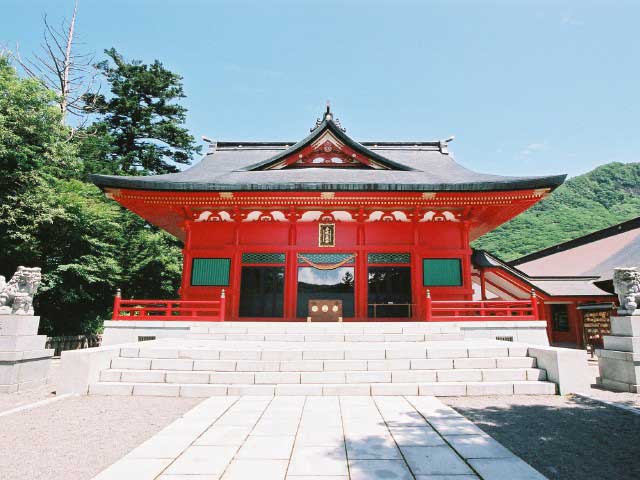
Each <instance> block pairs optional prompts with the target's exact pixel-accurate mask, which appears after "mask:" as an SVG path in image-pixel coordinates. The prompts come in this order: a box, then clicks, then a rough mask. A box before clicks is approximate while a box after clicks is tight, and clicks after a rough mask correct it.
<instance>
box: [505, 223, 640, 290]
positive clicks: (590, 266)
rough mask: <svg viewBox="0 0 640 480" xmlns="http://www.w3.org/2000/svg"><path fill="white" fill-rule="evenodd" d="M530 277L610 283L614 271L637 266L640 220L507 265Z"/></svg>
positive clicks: (560, 245) (556, 246) (610, 228)
mask: <svg viewBox="0 0 640 480" xmlns="http://www.w3.org/2000/svg"><path fill="white" fill-rule="evenodd" d="M510 265H511V266H516V265H517V267H518V269H519V270H521V271H523V272H526V273H527V274H529V275H540V274H547V275H594V276H597V277H600V279H599V281H604V280H610V279H611V278H612V277H613V269H614V268H616V267H638V266H640V217H636V218H634V219H631V220H628V221H626V222H622V223H619V224H617V225H613V226H611V227H608V228H604V229H602V230H597V231H595V232H592V233H589V234H587V235H584V236H582V237H579V238H575V239H573V240H569V241H568V242H563V243H559V244H558V245H554V246H552V247H549V248H545V249H544V250H540V251H538V252H534V253H531V254H529V255H526V256H524V257H521V258H519V259H517V260H514V261H512V262H510Z"/></svg>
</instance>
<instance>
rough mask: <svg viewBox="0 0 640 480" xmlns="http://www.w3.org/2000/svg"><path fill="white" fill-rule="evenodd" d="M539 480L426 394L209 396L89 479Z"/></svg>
mask: <svg viewBox="0 0 640 480" xmlns="http://www.w3.org/2000/svg"><path fill="white" fill-rule="evenodd" d="M123 478H136V479H137V480H154V479H158V480H217V479H222V480H238V479H241V480H253V479H260V480H272V479H285V478H286V479H288V480H314V479H315V480H347V479H352V480H364V479H366V480H377V479H380V480H382V479H384V480H394V479H399V480H405V479H416V480H471V479H484V480H494V479H495V480H498V479H501V480H502V479H509V480H543V479H545V477H544V476H542V475H541V474H540V473H538V472H537V471H536V470H534V469H533V468H532V467H530V466H529V465H527V464H526V463H525V462H524V461H522V460H521V459H520V458H518V457H516V456H515V455H514V454H512V453H511V452H510V451H509V450H507V449H506V448H504V447H503V446H502V445H500V444H499V443H498V442H496V441H495V440H493V439H492V438H491V437H490V436H488V435H487V434H485V433H484V432H482V431H481V430H480V429H479V428H478V427H476V426H475V425H473V423H471V422H470V421H468V420H466V419H465V418H464V417H463V416H461V415H460V414H458V413H457V412H455V411H454V410H453V409H451V408H450V407H448V406H445V405H444V404H442V403H441V402H440V401H439V400H437V399H435V398H434V397H214V398H210V399H208V400H205V401H204V402H202V403H201V404H199V405H198V406H196V407H195V408H193V409H192V410H191V411H190V412H188V413H187V414H185V415H184V416H183V417H182V418H180V419H179V420H177V421H175V422H174V423H173V424H171V425H169V426H168V427H167V428H165V429H164V430H162V431H161V432H160V433H158V434H157V435H156V436H154V437H152V438H151V439H150V440H148V441H147V442H145V443H144V444H142V445H141V446H139V447H138V448H136V449H135V450H133V451H132V452H130V453H129V454H128V455H126V456H125V457H124V458H122V459H121V460H120V461H118V462H116V463H115V464H114V465H112V466H111V467H109V468H108V469H107V470H105V471H103V472H102V473H101V474H99V475H98V476H96V477H94V479H95V480H122V479H123Z"/></svg>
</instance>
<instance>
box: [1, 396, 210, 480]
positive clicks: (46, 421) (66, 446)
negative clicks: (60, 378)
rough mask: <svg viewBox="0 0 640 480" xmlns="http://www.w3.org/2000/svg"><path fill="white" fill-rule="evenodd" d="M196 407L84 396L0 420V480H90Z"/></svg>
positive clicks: (179, 401)
mask: <svg viewBox="0 0 640 480" xmlns="http://www.w3.org/2000/svg"><path fill="white" fill-rule="evenodd" d="M199 402H200V399H185V398H161V397H87V396H83V397H70V398H65V399H63V400H60V401H59V402H55V403H52V404H50V405H46V406H43V407H39V408H35V409H33V410H29V411H25V412H20V413H15V414H11V415H7V416H5V417H0V479H2V480H18V479H19V480H25V479H29V480H45V479H47V480H50V479H64V480H89V479H91V478H92V477H93V476H94V475H96V474H97V473H99V472H100V471H101V470H103V469H104V468H106V467H107V466H109V465H111V464H112V463H113V462H115V461H116V460H118V459H119V458H121V457H122V456H124V455H125V454H126V453H128V452H129V451H130V450H131V449H133V448H134V447H136V446H138V445H139V444H141V443H142V442H144V441H145V440H146V439H148V438H150V437H151V436H153V435H154V434H155V433H157V432H158V431H159V430H161V429H162V428H163V427H164V426H166V425H168V424H169V423H171V422H173V421H174V420H175V419H177V418H178V417H180V415H182V414H183V413H185V412H187V411H188V410H190V409H191V408H192V407H193V406H195V405H196V404H197V403H199Z"/></svg>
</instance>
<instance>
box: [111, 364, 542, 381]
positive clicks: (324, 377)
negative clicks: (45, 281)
mask: <svg viewBox="0 0 640 480" xmlns="http://www.w3.org/2000/svg"><path fill="white" fill-rule="evenodd" d="M546 378H547V376H546V372H545V371H544V370H541V369H537V368H518V369H496V368H493V369H447V370H392V371H389V370H363V369H358V370H348V371H341V370H336V371H317V372H311V371H271V372H264V371H262V372H260V371H244V372H239V371H236V372H223V371H211V370H203V371H172V370H119V369H109V370H103V371H102V372H101V374H100V381H101V382H123V383H172V384H183V383H186V384H208V383H211V384H256V385H261V384H324V383H332V384H333V383H335V384H360V383H423V382H502V381H533V380H546Z"/></svg>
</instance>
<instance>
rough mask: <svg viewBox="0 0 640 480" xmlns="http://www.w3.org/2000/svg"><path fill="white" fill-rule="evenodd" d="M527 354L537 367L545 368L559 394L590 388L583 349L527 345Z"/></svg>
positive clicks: (578, 391)
mask: <svg viewBox="0 0 640 480" xmlns="http://www.w3.org/2000/svg"><path fill="white" fill-rule="evenodd" d="M528 355H529V356H530V357H534V358H535V359H536V364H537V366H538V368H542V369H544V370H546V372H547V378H548V379H549V381H551V382H553V383H555V384H557V385H558V392H559V393H560V395H566V394H569V393H580V392H586V391H587V390H588V389H589V388H590V385H591V374H590V372H589V366H588V363H587V352H586V351H585V350H575V349H570V348H557V347H544V346H534V347H531V346H529V347H528Z"/></svg>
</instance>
